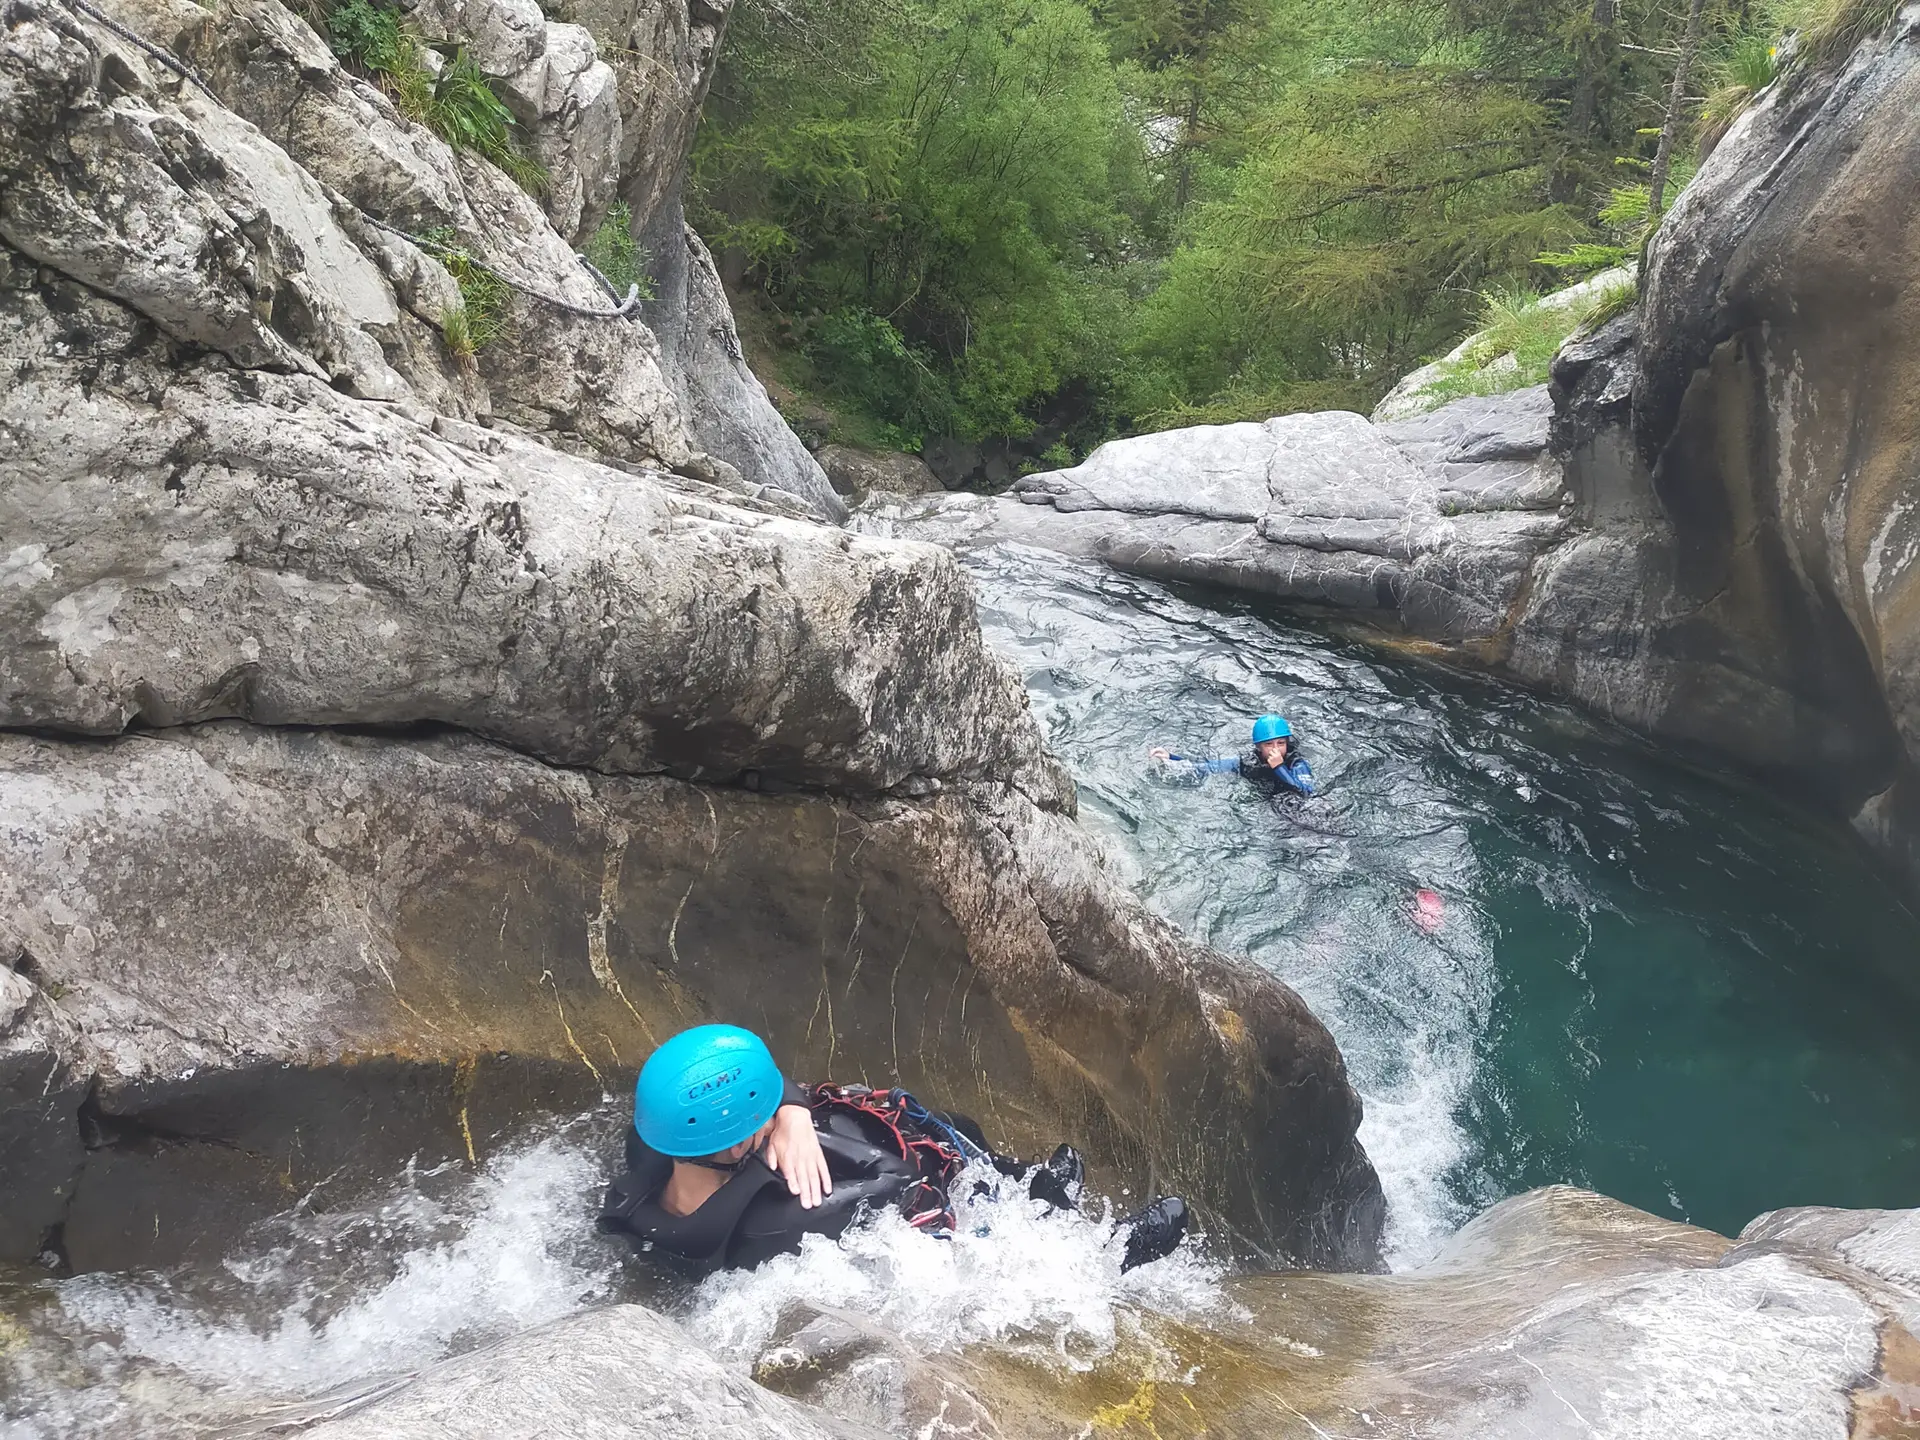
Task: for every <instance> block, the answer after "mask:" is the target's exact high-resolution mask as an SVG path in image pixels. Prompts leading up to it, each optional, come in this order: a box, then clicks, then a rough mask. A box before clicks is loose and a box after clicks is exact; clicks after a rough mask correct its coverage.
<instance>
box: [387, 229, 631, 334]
mask: <svg viewBox="0 0 1920 1440" xmlns="http://www.w3.org/2000/svg"><path fill="white" fill-rule="evenodd" d="M349 203H351V202H349ZM353 208H354V209H356V210H360V207H359V206H358V205H355V206H354V207H353ZM360 215H361V218H362V219H364V220H365V221H366V222H367V223H368V224H369V225H373V226H377V227H378V228H380V229H382V230H385V231H386V232H387V233H388V234H390V235H398V236H399V237H400V238H401V239H402V240H405V241H406V242H408V243H409V244H411V245H417V246H419V247H420V248H421V249H422V250H428V251H434V252H436V253H438V254H441V255H464V256H465V257H466V258H467V260H468V262H469V263H470V264H472V265H475V266H477V267H479V268H480V269H482V270H484V271H486V272H487V273H488V274H489V275H491V276H493V278H494V279H496V280H498V281H499V282H500V283H501V284H502V285H504V286H506V287H507V288H508V289H509V290H517V291H519V293H520V294H522V295H524V296H526V297H527V298H528V299H529V300H538V301H540V302H541V303H542V304H544V305H551V306H552V307H553V308H554V309H556V310H564V311H566V312H567V313H568V314H570V315H584V316H585V317H586V318H587V319H589V320H625V319H626V318H627V317H628V316H629V315H631V314H633V312H634V311H635V310H637V309H639V308H640V287H639V286H638V285H629V286H628V287H627V298H626V299H624V300H621V301H620V305H619V308H617V309H614V310H596V309H594V308H593V307H592V306H590V305H576V304H574V303H573V301H571V300H562V299H561V298H560V297H559V296H558V295H549V294H547V293H546V292H545V291H544V290H535V289H534V288H533V287H531V286H529V285H523V284H521V283H520V282H519V281H518V280H515V279H514V278H513V277H512V276H511V275H502V274H501V273H500V272H499V271H498V270H496V269H494V268H493V266H491V265H489V264H487V263H486V262H485V261H484V260H481V259H479V258H478V257H477V256H475V255H474V253H473V252H472V251H470V250H466V249H463V248H462V247H460V246H458V245H448V244H446V243H445V242H444V241H440V240H429V239H427V238H426V237H425V236H424V235H415V234H413V233H412V232H411V231H408V230H402V229H401V228H400V227H399V226H398V225H389V224H388V223H387V222H386V221H384V220H382V219H381V218H380V217H379V216H377V215H369V214H367V212H366V211H364V210H360ZM573 258H574V259H576V260H578V261H579V262H580V263H581V264H582V265H584V266H586V267H587V270H588V272H589V273H590V274H592V276H593V278H594V279H596V280H598V281H599V282H600V285H601V288H603V289H604V290H605V291H606V292H607V294H608V295H610V296H613V297H614V298H615V299H619V295H618V292H616V291H615V290H614V288H613V286H612V285H610V284H608V283H607V277H606V276H604V275H602V274H601V273H600V272H599V270H597V269H595V268H594V264H593V262H592V261H591V260H589V259H587V257H586V256H584V255H580V254H575V255H574V257H573Z"/></svg>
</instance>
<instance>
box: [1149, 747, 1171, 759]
mask: <svg viewBox="0 0 1920 1440" xmlns="http://www.w3.org/2000/svg"><path fill="white" fill-rule="evenodd" d="M1147 758H1148V759H1149V760H1171V759H1172V758H1173V752H1172V751H1171V750H1169V749H1167V747H1166V746H1164V745H1156V746H1154V747H1153V749H1151V750H1149V751H1147Z"/></svg>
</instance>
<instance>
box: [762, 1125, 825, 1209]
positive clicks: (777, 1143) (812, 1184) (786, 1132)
mask: <svg viewBox="0 0 1920 1440" xmlns="http://www.w3.org/2000/svg"><path fill="white" fill-rule="evenodd" d="M767 1164H768V1166H769V1167H771V1168H772V1169H774V1170H778V1171H779V1172H780V1178H781V1179H783V1180H785V1181H786V1182H787V1189H788V1190H790V1191H792V1192H793V1193H794V1194H795V1195H798V1196H799V1197H800V1208H801V1209H802V1210H811V1209H813V1207H814V1206H816V1205H818V1204H819V1203H820V1199H821V1197H822V1196H823V1195H826V1194H828V1193H829V1192H831V1191H832V1189H833V1176H831V1175H830V1174H828V1173H827V1157H826V1154H825V1153H824V1152H823V1151H822V1150H821V1149H820V1137H819V1136H818V1135H817V1134H815V1133H814V1129H813V1112H812V1111H810V1110H809V1109H807V1107H806V1106H804V1105H782V1106H781V1107H780V1108H779V1109H778V1110H776V1111H774V1112H773V1130H772V1133H771V1134H769V1135H768V1136H767Z"/></svg>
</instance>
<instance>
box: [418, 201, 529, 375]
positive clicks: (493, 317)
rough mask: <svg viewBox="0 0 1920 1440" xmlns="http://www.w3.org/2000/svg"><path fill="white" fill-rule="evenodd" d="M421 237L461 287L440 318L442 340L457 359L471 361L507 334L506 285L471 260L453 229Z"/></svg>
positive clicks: (455, 282) (430, 232)
mask: <svg viewBox="0 0 1920 1440" xmlns="http://www.w3.org/2000/svg"><path fill="white" fill-rule="evenodd" d="M420 238H421V240H423V241H425V242H426V246H427V249H428V250H429V252H430V253H431V254H432V255H433V257H434V258H435V259H436V260H438V261H439V262H440V263H441V265H443V266H444V267H445V268H446V272H447V274H449V275H451V276H452V277H453V283H454V284H455V285H457V286H459V288H460V303H459V304H457V305H453V306H450V307H449V308H448V309H447V310H445V311H444V312H442V314H441V316H440V335H441V338H442V339H443V340H445V341H446V344H447V350H448V353H450V354H451V355H453V356H454V357H455V358H456V359H460V360H471V359H472V358H473V357H474V356H475V355H477V354H479V353H480V352H481V351H482V350H484V349H486V347H487V346H489V345H491V344H492V343H493V342H494V341H496V340H498V339H499V338H500V337H501V336H503V335H505V334H506V333H507V329H508V314H507V301H508V299H509V295H508V291H507V285H506V282H505V281H504V280H502V279H501V278H500V277H499V276H498V275H495V274H494V273H493V272H492V271H491V270H489V269H487V267H486V266H484V265H482V264H481V263H480V262H479V261H478V260H476V259H474V257H473V254H472V252H470V251H468V250H467V249H466V248H464V247H463V246H462V245H461V244H460V237H459V236H458V235H457V234H456V233H455V232H454V231H453V230H452V229H450V228H446V227H442V228H440V229H436V230H429V231H427V232H426V233H424V234H423V235H422V236H421V237H420Z"/></svg>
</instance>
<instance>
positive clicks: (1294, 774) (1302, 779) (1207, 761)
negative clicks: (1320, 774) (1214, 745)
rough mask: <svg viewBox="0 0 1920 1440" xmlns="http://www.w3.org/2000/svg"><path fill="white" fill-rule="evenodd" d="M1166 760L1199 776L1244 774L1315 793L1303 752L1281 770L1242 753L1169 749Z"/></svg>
mask: <svg viewBox="0 0 1920 1440" xmlns="http://www.w3.org/2000/svg"><path fill="white" fill-rule="evenodd" d="M1167 759H1168V760H1170V761H1172V760H1177V761H1179V762H1180V763H1181V764H1183V765H1190V766H1192V767H1193V773H1194V774H1196V775H1245V776H1246V777H1247V778H1248V779H1249V780H1268V779H1270V780H1273V781H1275V782H1276V783H1278V784H1281V785H1285V786H1286V787H1287V788H1288V789H1289V790H1297V791H1299V792H1300V793H1301V794H1302V795H1311V794H1313V767H1312V766H1310V765H1308V764H1307V759H1306V756H1304V755H1296V756H1293V757H1291V758H1290V759H1288V760H1287V762H1286V763H1285V764H1283V765H1281V766H1280V767H1279V768H1278V769H1272V768H1269V767H1268V766H1266V765H1262V764H1261V763H1260V762H1259V760H1257V759H1254V760H1248V759H1245V758H1244V757H1242V756H1239V755H1221V756H1217V757H1213V758H1208V757H1207V756H1204V755H1180V754H1175V753H1172V752H1169V753H1168V755H1167Z"/></svg>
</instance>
